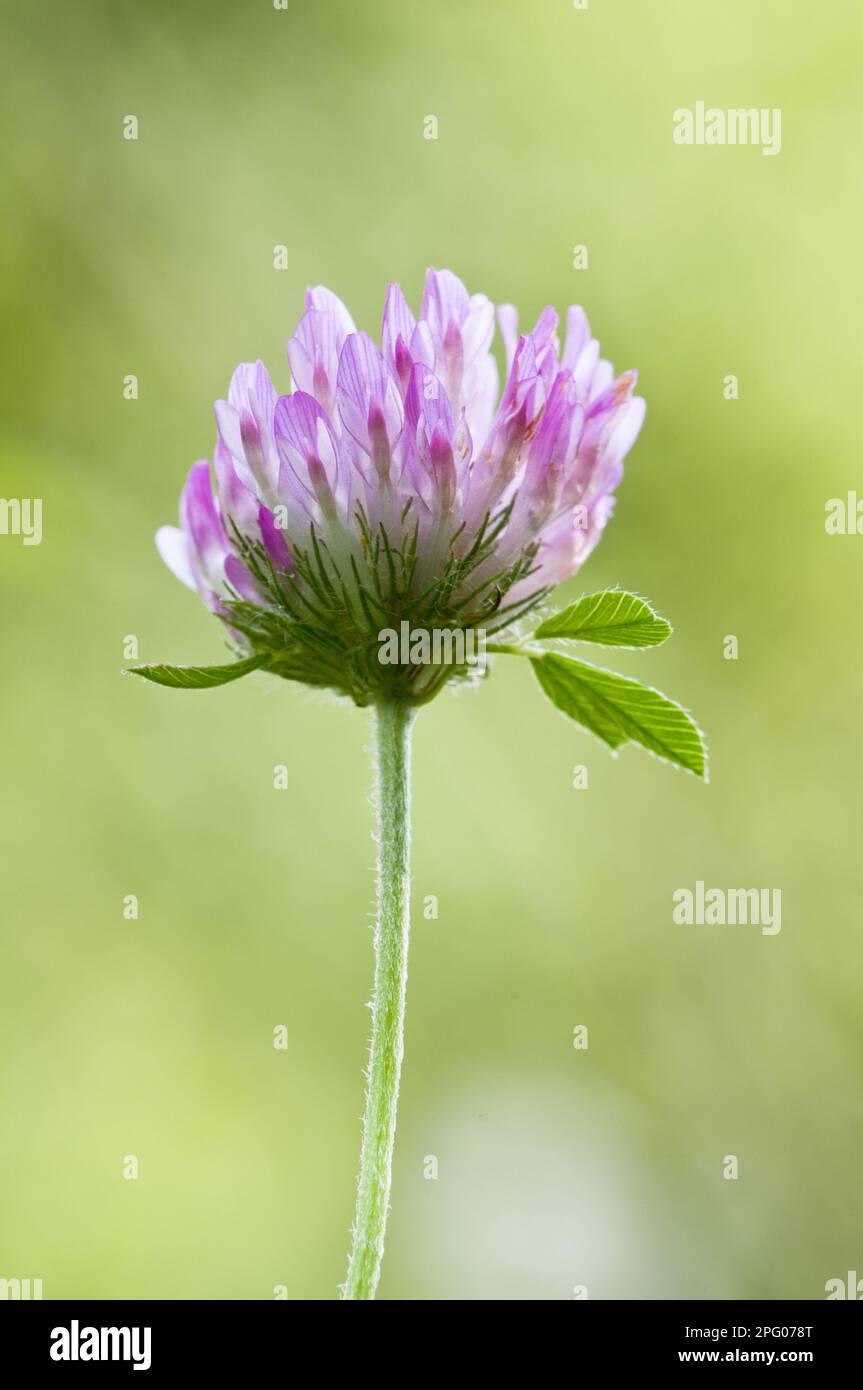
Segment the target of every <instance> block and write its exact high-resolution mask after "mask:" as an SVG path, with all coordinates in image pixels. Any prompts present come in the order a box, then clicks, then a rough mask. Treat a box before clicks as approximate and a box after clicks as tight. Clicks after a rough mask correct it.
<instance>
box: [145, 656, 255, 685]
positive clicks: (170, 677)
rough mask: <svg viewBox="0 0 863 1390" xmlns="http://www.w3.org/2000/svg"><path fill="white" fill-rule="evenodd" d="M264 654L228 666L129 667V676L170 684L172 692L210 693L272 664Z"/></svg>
mask: <svg viewBox="0 0 863 1390" xmlns="http://www.w3.org/2000/svg"><path fill="white" fill-rule="evenodd" d="M269 659H270V658H269V656H267V655H266V654H265V653H258V654H257V655H256V656H247V657H246V659H245V660H244V661H232V662H231V663H230V664H229V665H227V666H166V665H164V664H162V665H159V666H130V667H129V668H128V674H129V675H130V676H143V677H144V679H145V680H148V681H155V683H156V685H169V686H170V687H171V688H172V689H173V690H209V689H211V688H212V687H213V686H215V685H227V683H228V681H238V680H239V679H240V677H241V676H247V675H248V674H249V672H250V671H257V669H258V667H259V666H265V665H266V664H267V662H268V661H269Z"/></svg>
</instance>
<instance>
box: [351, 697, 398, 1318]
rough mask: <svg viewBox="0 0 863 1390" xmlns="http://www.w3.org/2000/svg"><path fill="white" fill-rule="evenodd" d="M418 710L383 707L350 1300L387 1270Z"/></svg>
mask: <svg viewBox="0 0 863 1390" xmlns="http://www.w3.org/2000/svg"><path fill="white" fill-rule="evenodd" d="M413 717H414V711H413V709H412V708H411V706H410V705H409V704H407V703H406V702H405V701H403V700H382V701H381V702H380V703H379V704H378V705H377V706H376V707H375V733H376V741H377V750H376V751H377V789H376V790H377V842H378V866H377V868H378V889H377V916H376V920H375V934H374V943H375V983H374V993H373V995H372V1005H371V1007H372V1038H371V1051H370V1056H369V1069H368V1088H367V1091H366V1109H365V1116H364V1119H363V1145H362V1152H361V1155H360V1174H359V1179H358V1182H357V1210H356V1218H355V1221H354V1231H353V1245H352V1249H351V1254H350V1260H349V1263H348V1275H347V1280H346V1281H345V1285H344V1289H343V1291H342V1297H343V1298H345V1299H350V1298H355V1299H371V1298H374V1296H375V1289H376V1288H377V1283H378V1279H379V1278H380V1272H381V1260H382V1259H383V1253H384V1234H385V1232H386V1224H387V1213H388V1209H389V1198H390V1184H391V1181H392V1164H393V1146H394V1143H395V1135H396V1110H397V1106H398V1095H399V1075H400V1073H401V1066H402V1053H403V1052H404V1020H405V992H406V987H407V977H408V934H409V928H410V747H411V725H412V723H413Z"/></svg>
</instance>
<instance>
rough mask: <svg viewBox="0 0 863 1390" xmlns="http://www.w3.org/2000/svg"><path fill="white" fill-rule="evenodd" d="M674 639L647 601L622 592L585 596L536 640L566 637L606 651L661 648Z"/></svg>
mask: <svg viewBox="0 0 863 1390" xmlns="http://www.w3.org/2000/svg"><path fill="white" fill-rule="evenodd" d="M670 636H671V624H670V623H668V622H666V620H665V618H660V616H659V614H658V613H655V612H654V610H653V609H652V608H651V606H650V604H649V603H648V602H647V600H646V599H643V598H639V597H638V596H637V594H627V593H624V592H622V591H621V590H620V589H603V590H602V591H601V592H600V593H598V594H584V595H583V597H582V598H580V599H578V600H577V601H576V602H575V603H572V604H570V606H569V608H564V609H562V610H561V612H560V613H554V614H552V616H551V617H550V618H547V619H546V620H545V622H544V623H541V624H540V626H539V627H538V628H537V629H536V632H535V633H534V634H533V640H535V641H536V640H539V641H542V640H543V639H544V638H552V637H554V638H557V637H566V638H570V639H573V640H577V641H579V642H601V643H602V644H603V645H604V646H606V647H658V646H659V644H660V642H664V641H665V639H666V638H667V637H670Z"/></svg>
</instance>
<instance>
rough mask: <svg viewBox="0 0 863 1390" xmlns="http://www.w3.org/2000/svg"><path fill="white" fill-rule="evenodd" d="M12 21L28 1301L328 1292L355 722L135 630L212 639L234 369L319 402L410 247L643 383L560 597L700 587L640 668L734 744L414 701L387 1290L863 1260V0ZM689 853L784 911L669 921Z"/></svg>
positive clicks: (418, 263) (517, 678) (807, 1291)
mask: <svg viewBox="0 0 863 1390" xmlns="http://www.w3.org/2000/svg"><path fill="white" fill-rule="evenodd" d="M2 8H3V29H4V42H3V52H2V59H0V64H2V67H0V75H2V80H0V103H2V109H3V129H4V139H3V142H2V147H0V187H2V198H3V202H4V204H5V215H4V216H3V218H2V220H0V254H2V288H0V294H2V320H3V353H2V372H0V393H2V410H0V432H2V433H0V467H2V487H0V492H2V495H3V496H6V497H11V496H26V497H42V498H43V499H44V538H43V541H42V544H41V545H40V546H32V547H24V546H22V544H21V541H20V539H17V538H14V537H9V536H6V537H0V568H2V600H0V612H2V625H3V651H4V658H5V659H4V668H3V680H2V684H0V701H2V726H0V727H2V750H3V751H2V804H3V809H2V843H3V862H2V897H3V902H4V911H3V969H2V973H0V1031H2V1043H0V1047H2V1067H0V1117H2V1123H0V1276H2V1277H4V1278H11V1277H21V1278H23V1277H31V1278H37V1277H38V1278H42V1280H43V1288H44V1296H45V1297H46V1298H60V1297H78V1296H81V1297H92V1298H96V1297H107V1298H117V1299H124V1298H134V1297H158V1298H195V1297H204V1298H232V1299H239V1298H248V1299H253V1298H264V1299H266V1298H271V1297H272V1296H273V1293H272V1291H273V1287H274V1286H275V1285H286V1286H287V1288H288V1290H289V1295H290V1297H291V1298H321V1299H326V1298H332V1297H335V1295H336V1289H337V1285H338V1284H339V1282H340V1281H341V1279H342V1278H343V1275H344V1263H345V1255H346V1250H347V1242H348V1230H349V1226H350V1223H351V1219H352V1210H353V1196H354V1180H355V1167H356V1161H357V1156H358V1148H359V1137H360V1130H359V1116H360V1112H361V1106H362V1090H363V1076H362V1070H363V1066H364V1061H365V1056H366V1040H367V1030H368V1014H367V1010H366V1008H365V1004H366V1001H367V999H368V995H369V989H370V979H371V937H370V932H369V930H368V927H369V909H370V905H371V895H372V864H373V846H372V842H371V839H370V814H371V813H370V808H369V804H368V794H369V790H370V772H369V767H368V758H367V748H368V743H369V725H368V720H367V716H366V715H365V714H363V713H362V712H360V711H357V710H355V709H353V708H351V707H348V706H346V705H343V704H338V703H336V702H334V701H332V700H330V699H328V698H326V697H323V696H317V695H310V694H309V693H307V692H304V691H303V690H300V689H298V688H294V687H292V686H289V685H286V684H284V683H279V682H276V681H274V680H272V679H267V678H265V677H258V676H256V677H253V678H252V679H250V680H248V681H245V682H241V683H239V684H238V685H236V686H231V687H228V688H226V689H224V690H221V691H218V692H207V693H193V692H189V693H179V692H171V691H166V690H161V689H157V688H155V687H149V686H146V685H145V684H143V683H138V682H135V681H132V680H129V679H124V678H122V677H121V674H120V671H121V667H122V666H123V664H124V661H123V642H124V638H125V637H126V636H128V635H134V636H136V637H137V639H138V642H139V647H140V656H141V659H142V660H158V659H164V660H174V661H189V662H195V661H201V662H206V661H213V660H219V659H221V658H222V656H223V651H224V649H223V647H222V644H221V640H220V636H219V632H218V630H217V626H216V624H215V623H214V622H213V621H212V620H211V619H210V618H209V617H208V616H207V615H206V614H205V612H204V611H203V609H202V608H201V607H200V605H199V604H198V602H197V600H196V599H195V598H194V597H193V596H192V595H190V594H189V593H188V592H187V591H185V590H184V589H182V588H181V586H179V585H178V584H177V583H176V581H175V580H174V579H173V578H172V577H171V576H170V575H169V574H168V572H167V571H166V570H165V569H163V567H162V566H161V564H160V563H159V561H158V559H157V556H156V553H155V550H154V546H153V532H154V531H155V529H156V527H157V526H158V525H159V524H160V523H162V522H164V521H172V520H174V518H175V514H176V506H177V498H178V494H179V489H180V486H181V482H182V479H183V477H184V475H185V472H186V469H187V468H188V466H189V464H190V463H191V462H192V461H193V460H194V459H196V458H198V457H201V456H204V455H206V454H208V453H209V452H210V451H211V449H212V443H213V431H214V427H213V419H212V402H213V400H214V399H215V398H217V397H218V396H221V395H223V394H224V392H225V389H226V386H227V382H228V379H229V376H230V373H231V371H232V369H233V367H234V366H235V364H236V363H237V362H239V361H242V360H249V359H253V358H254V357H256V356H262V357H263V358H264V359H265V360H266V361H267V363H268V365H269V367H270V369H271V371H272V374H273V376H274V379H275V380H276V383H277V384H278V385H281V386H282V387H283V388H284V389H287V386H288V371H287V364H286V361H285V357H284V342H285V339H286V338H287V336H288V334H289V332H290V331H291V329H292V326H293V324H294V322H295V320H296V318H297V316H298V314H299V313H300V311H301V307H302V296H303V292H304V288H305V286H306V284H307V283H319V282H324V283H326V284H328V285H330V286H331V287H332V288H334V289H335V290H336V291H337V292H338V293H339V294H341V295H342V297H343V298H344V299H345V300H346V301H347V302H348V303H349V305H350V307H351V308H352V311H353V313H354V316H355V318H356V319H357V321H358V323H359V324H360V326H362V327H365V328H368V329H370V330H372V331H374V330H375V328H376V325H377V323H378V320H379V315H380V308H381V305H382V301H383V294H384V289H385V285H386V282H387V281H388V280H389V279H399V280H400V281H401V282H402V284H403V286H404V287H405V290H406V292H407V293H408V295H409V296H410V297H411V298H412V299H413V301H414V304H415V305H416V304H417V301H418V298H419V294H420V290H421V284H422V275H423V271H424V268H425V266H426V265H428V264H434V265H439V266H449V267H451V268H452V269H454V270H455V271H457V272H458V273H459V274H460V275H461V276H462V277H463V278H464V279H465V281H466V282H467V284H468V286H469V288H470V289H471V290H483V291H485V292H486V293H488V294H489V295H490V296H491V297H492V298H493V299H495V300H497V301H505V300H512V301H514V302H515V303H517V304H518V305H519V306H520V308H521V311H522V314H523V316H524V319H525V320H529V321H531V322H532V320H533V318H534V317H535V315H536V314H537V312H538V311H539V310H540V309H541V307H542V306H543V305H544V304H546V303H552V304H554V305H556V306H557V307H558V308H559V309H561V310H562V309H563V308H565V306H566V304H567V303H569V302H580V303H583V304H584V306H585V307H586V309H587V311H588V313H589V315H590V317H591V320H592V322H593V326H594V329H595V331H596V332H597V333H598V335H599V336H600V337H601V339H602V343H603V349H604V351H605V352H606V354H607V355H609V356H610V357H611V358H612V360H613V361H614V362H615V364H616V365H617V367H618V369H619V370H622V369H624V368H626V367H630V366H637V367H638V368H639V369H640V372H641V378H640V381H641V390H642V393H643V394H644V395H645V396H646V398H647V401H648V417H647V424H646V426H645V430H644V432H643V435H642V437H641V440H640V441H639V443H638V445H637V447H636V449H635V451H634V452H633V454H632V455H631V456H630V460H629V464H628V467H627V477H626V479H625V481H624V484H623V486H622V488H621V492H620V503H619V507H618V512H617V515H616V517H615V519H614V520H613V522H612V524H611V526H610V528H609V530H608V532H607V533H606V537H605V539H604V541H603V544H602V546H601V547H600V549H599V550H598V551H597V553H596V554H595V555H594V557H593V558H592V560H591V561H590V563H589V566H588V568H587V569H586V570H585V571H584V572H583V574H582V576H581V577H580V579H579V580H577V581H575V582H574V583H573V584H572V585H571V586H570V590H569V592H570V593H571V595H572V596H575V595H576V594H577V593H578V592H580V591H582V590H583V589H584V588H585V587H591V588H597V587H600V586H602V585H605V584H615V583H619V584H621V585H623V586H625V587H629V588H632V589H635V590H636V591H638V592H642V593H646V594H648V595H649V596H650V597H651V598H652V599H653V600H654V602H655V603H656V604H657V606H658V607H659V609H660V611H661V612H662V613H664V614H667V615H668V616H669V617H670V618H671V619H672V621H673V622H674V624H675V627H676V636H675V638H674V640H673V642H672V643H670V644H669V645H668V646H667V647H666V648H663V649H662V650H660V651H655V652H647V653H644V654H641V655H636V654H627V653H624V654H623V655H622V656H621V657H620V659H619V661H618V666H619V668H620V669H622V670H625V671H630V672H633V673H635V672H638V673H639V674H640V675H642V676H643V677H646V678H648V679H649V680H651V681H652V682H653V683H655V684H657V685H659V686H660V687H661V688H665V689H666V690H668V691H669V692H670V693H672V694H674V695H675V696H677V697H678V698H679V699H682V700H683V701H684V702H685V703H686V704H687V705H688V706H689V707H690V708H692V709H693V710H694V711H695V712H696V714H697V716H698V718H699V721H700V722H701V724H702V725H703V727H705V728H706V730H707V731H708V733H709V736H710V742H711V751H712V773H713V775H712V782H711V785H710V786H709V787H704V786H702V785H700V784H699V783H697V782H696V781H695V780H694V779H692V778H689V777H687V776H685V775H683V774H678V773H676V772H675V771H674V770H672V769H671V768H669V767H666V766H663V765H661V764H659V763H657V762H655V761H653V760H651V759H650V758H649V757H648V756H647V755H646V754H644V753H643V752H642V751H641V750H638V749H635V748H629V749H626V750H624V752H623V753H622V755H621V756H620V757H619V758H618V759H617V760H613V759H611V758H610V757H609V756H607V754H606V753H605V751H604V750H603V749H602V748H601V747H600V746H599V745H598V744H596V743H594V742H593V741H591V740H590V739H589V737H588V736H587V735H584V734H582V733H581V732H580V731H579V730H578V729H577V727H576V726H575V725H572V724H568V723H567V722H566V721H565V720H564V719H562V718H561V717H560V716H559V715H558V714H557V713H556V712H555V711H554V710H553V709H552V708H551V707H550V706H549V705H547V704H546V703H545V702H544V701H543V699H542V698H541V696H540V694H539V692H538V690H537V689H536V688H534V684H533V677H532V675H531V672H530V670H529V669H528V668H527V666H526V664H525V665H524V666H522V665H521V664H520V663H518V662H516V661H509V662H508V664H507V662H506V661H505V660H502V661H501V663H500V664H499V665H498V666H497V667H495V669H494V672H493V675H492V678H491V679H490V680H489V681H488V682H487V683H486V684H485V685H484V687H483V688H482V690H481V691H479V692H470V691H468V692H463V693H460V694H453V695H445V696H444V697H442V698H441V699H440V700H438V701H437V702H436V703H435V704H434V705H433V706H432V707H430V708H429V709H428V710H426V711H425V712H424V713H423V715H422V718H421V719H420V721H419V724H418V727H417V733H416V752H415V779H416V780H415V787H416V796H415V806H416V841H415V874H414V887H415V894H416V909H415V912H414V933H413V943H412V969H411V979H410V1000H409V1014H408V1035H407V1056H406V1066H405V1073H404V1083H403V1092H402V1106H401V1124H400V1133H399V1140H398V1151H397V1158H396V1166H395V1183H394V1194H393V1215H392V1220H391V1226H390V1235H389V1241H388V1251H387V1259H386V1262H385V1270H384V1275H383V1280H382V1284H381V1290H380V1296H381V1297H384V1298H389V1299H431V1298H454V1299H498V1298H516V1299H568V1298H572V1296H573V1289H574V1287H575V1286H576V1285H586V1286H587V1287H588V1289H589V1292H590V1297H591V1298H634V1299H639V1298H648V1297H660V1298H680V1297H695V1298H704V1299H719V1298H728V1297H743V1298H754V1297H768V1298H777V1299H792V1298H823V1297H824V1285H825V1281H826V1280H827V1279H829V1278H831V1277H840V1278H844V1277H845V1275H846V1272H847V1271H848V1270H849V1269H861V1270H863V1217H861V1205H860V1153H861V1149H863V1119H861V1107H860V1081H861V1049H863V1038H861V1010H860V1005H861V983H860V971H861V964H863V947H861V941H860V926H861V920H860V917H861V914H860V898H861V880H863V864H861V855H860V847H859V835H860V802H861V785H863V757H861V744H860V733H859V730H860V701H861V693H863V689H861V661H860V639H861V605H860V597H859V587H860V580H861V575H863V538H861V537H838V536H828V535H826V534H825V529H824V507H825V502H826V500H827V499H828V498H831V497H834V496H844V495H845V493H846V492H847V490H848V489H850V488H853V487H855V486H858V487H860V491H861V495H863V487H861V486H860V485H861V481H863V474H861V468H860V441H859V410H858V406H857V399H858V395H859V307H858V306H859V303H860V294H861V258H860V255H859V227H860V221H861V215H863V199H861V191H860V183H859V179H858V178H857V177H856V172H855V171H856V165H857V153H858V152H857V138H858V133H859V128H860V116H861V98H860V87H859V73H858V72H857V54H858V53H859V49H860V44H861V42H863V15H861V13H860V12H859V11H856V10H855V8H854V7H853V6H851V5H848V4H846V3H839V0H834V3H822V4H820V5H817V6H815V5H812V4H810V3H808V2H807V3H804V0H761V3H759V4H758V5H757V6H755V5H752V4H751V3H750V0H722V3H718V0H711V3H706V0H663V3H662V4H646V3H644V0H590V6H589V9H588V10H586V11H578V10H576V9H574V7H573V5H572V4H571V3H569V2H568V0H521V2H520V3H513V2H512V0H509V2H508V3H501V0H471V4H470V5H467V4H465V3H463V0H437V3H435V4H433V5H430V4H427V3H406V2H405V0H378V2H377V3H375V4H374V5H371V4H351V3H347V2H346V0H328V3H327V4H325V5H323V4H314V3H313V2H312V0H290V7H289V9H288V10H287V11H286V12H280V11H276V10H274V8H273V6H272V4H271V3H269V0H255V3H227V4H219V5H214V4H209V3H205V0H158V2H157V0H147V2H146V3H139V4H134V5H131V4H128V5H117V4H116V3H109V0H104V3H95V2H94V0H90V2H89V3H86V0H85V3H82V4H80V5H76V6H74V7H71V6H69V5H67V4H64V3H62V0H42V3H40V4H39V5H38V6H37V5H32V6H28V7H25V6H22V5H18V4H12V3H9V0H6V3H4V4H3V7H2ZM698 100H704V101H705V102H706V103H707V104H708V105H715V106H719V107H721V108H727V107H731V106H755V107H759V108H761V107H768V108H772V107H781V109H782V113H783V124H782V136H783V143H782V151H781V153H780V155H779V156H778V157H775V158H765V157H763V156H762V154H761V153H760V150H759V149H757V148H730V147H718V148H707V147H704V148H680V147H678V146H676V145H675V144H674V143H673V141H672V112H673V111H674V109H675V108H677V107H681V106H688V107H692V106H694V104H695V102H696V101H698ZM127 114H135V115H137V117H138V119H139V121H140V136H139V139H138V140H137V141H136V142H133V141H126V140H124V139H123V138H122V121H123V117H124V116H125V115H127ZM430 114H433V115H436V116H437V118H438V122H439V139H438V140H437V141H430V140H425V139H424V138H423V122H424V118H425V117H426V116H427V115H430ZM279 243H284V244H285V245H287V246H288V248H289V268H288V269H287V270H285V271H276V270H275V269H274V268H273V247H274V246H275V245H276V244H279ZM576 244H585V245H587V247H588V251H589V269H587V270H580V271H577V270H575V269H573V263H572V262H573V247H574V245H576ZM128 373H134V374H136V375H137V376H138V378H139V382H140V397H139V399H138V400H137V401H127V400H125V399H124V397H123V389H122V387H123V378H124V377H125V376H126V375H127V374H128ZM729 373H733V374H735V375H737V376H738V378H739V383H740V396H739V400H736V401H729V400H726V399H724V396H723V380H724V378H725V376H726V375H727V374H729ZM728 634H734V635H735V636H737V638H738V640H739V659H738V660H737V661H729V660H725V659H724V657H723V642H724V638H725V637H726V635H728ZM276 763H284V764H285V765H286V766H287V767H288V769H289V789H288V791H287V792H277V791H275V790H274V789H273V785H272V783H273V767H274V765H275V764H276ZM582 763H583V764H586V765H587V766H588V768H589V779H590V782H589V789H588V790H587V791H576V790H574V789H573V785H572V783H573V768H574V766H575V765H576V764H582ZM696 879H703V880H705V881H706V882H707V883H708V884H712V885H716V886H720V887H733V886H735V887H751V886H758V887H772V888H780V889H781V892H782V909H783V924H782V931H781V934H780V935H778V936H775V937H765V936H762V935H761V934H760V933H759V932H758V930H757V929H755V928H746V927H742V928H741V927H736V928H735V927H726V928H714V929H710V928H705V927H701V928H698V927H689V928H686V927H675V926H674V924H673V923H672V919H671V895H672V893H673V891H674V890H675V889H676V888H679V887H685V886H689V887H692V886H693V885H694V883H695V881H696ZM127 894H136V895H137V896H138V898H139V903H140V918H139V920H138V921H137V922H135V921H132V922H130V921H126V920H124V918H123V914H122V905H123V899H124V897H125V896H126V895H127ZM427 894H435V895H436V896H437V897H438V900H439V916H438V919H437V920H436V921H427V920H425V919H424V917H423V914H422V904H423V899H424V897H425V896H426V895H427ZM279 1024H285V1025H286V1026H287V1027H288V1029H289V1047H288V1050H287V1051H276V1050H274V1048H273V1046H272V1037H273V1028H274V1027H275V1026H276V1025H279ZM577 1024H586V1025H587V1026H588V1028H589V1039H590V1046H589V1049H588V1050H587V1051H586V1052H585V1051H575V1050H574V1049H573V1046H572V1037H573V1028H574V1027H575V1026H576V1025H577ZM131 1154H134V1155H136V1156H137V1158H138V1162H139V1165H140V1176H139V1178H138V1180H137V1181H127V1180H124V1178H123V1162H124V1158H125V1156H126V1155H131ZM727 1154H735V1155H737V1156H738V1159H739V1165H740V1176H739V1179H738V1180H737V1181H726V1180H724V1179H723V1176H722V1164H723V1158H724V1156H725V1155H727ZM429 1155H435V1156H436V1158H437V1160H438V1165H439V1177H438V1179H437V1180H436V1181H428V1180H426V1178H425V1177H424V1160H425V1159H426V1157H427V1156H429Z"/></svg>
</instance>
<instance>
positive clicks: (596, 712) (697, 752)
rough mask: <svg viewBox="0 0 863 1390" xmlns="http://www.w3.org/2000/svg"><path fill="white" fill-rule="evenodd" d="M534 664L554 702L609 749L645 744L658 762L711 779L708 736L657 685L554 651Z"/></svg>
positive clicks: (542, 684) (532, 662)
mask: <svg viewBox="0 0 863 1390" xmlns="http://www.w3.org/2000/svg"><path fill="white" fill-rule="evenodd" d="M530 664H531V666H532V667H533V669H534V671H535V672H536V676H537V679H538V681H539V683H540V685H541V686H542V688H543V690H544V691H545V693H546V695H547V696H548V698H549V699H550V700H551V702H552V704H554V705H556V706H557V708H558V709H559V710H561V711H562V712H563V713H564V714H566V715H569V717H570V719H574V720H576V722H577V723H579V724H583V725H584V727H585V728H586V729H589V730H590V732H591V733H593V734H596V737H597V738H600V739H602V741H603V743H607V744H608V746H609V748H619V747H620V746H621V744H624V743H629V742H633V743H640V744H641V745H642V747H644V748H647V749H649V751H650V752H651V753H654V754H655V755H656V757H657V758H662V759H663V760H664V761H665V762H669V763H676V764H677V765H678V766H679V767H685V768H686V769H687V771H689V772H694V773H695V775H696V777H703V778H704V780H705V781H707V749H706V746H705V743H704V736H703V734H702V733H701V730H700V729H699V728H698V725H697V724H696V723H695V722H694V720H693V719H692V718H691V716H690V715H689V714H687V712H686V710H685V709H683V708H682V706H681V705H678V704H676V703H675V701H674V700H669V698H668V696H667V695H662V694H661V693H660V692H659V691H658V690H654V689H653V687H652V686H649V685H642V684H641V682H640V681H634V680H630V679H629V678H628V677H626V676H618V675H616V674H615V672H614V671H604V670H602V669H601V668H600V667H598V666H590V665H588V663H587V662H585V661H575V660H574V659H573V658H572V657H569V656H561V655H559V654H558V653H557V652H548V653H547V654H546V655H545V656H537V657H531V663H530Z"/></svg>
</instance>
